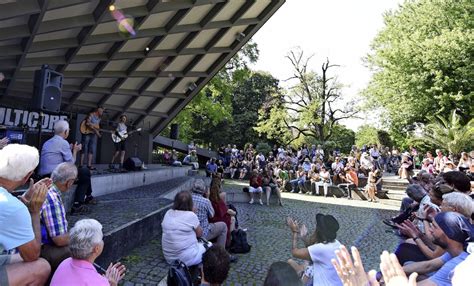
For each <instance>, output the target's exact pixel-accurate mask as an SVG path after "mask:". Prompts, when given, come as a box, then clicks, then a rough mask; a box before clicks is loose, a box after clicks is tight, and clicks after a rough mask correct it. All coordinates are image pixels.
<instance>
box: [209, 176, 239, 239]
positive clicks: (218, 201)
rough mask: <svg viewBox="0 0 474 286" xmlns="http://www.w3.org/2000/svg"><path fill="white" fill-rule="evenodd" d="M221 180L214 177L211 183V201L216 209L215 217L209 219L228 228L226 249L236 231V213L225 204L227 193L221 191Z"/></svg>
mask: <svg viewBox="0 0 474 286" xmlns="http://www.w3.org/2000/svg"><path fill="white" fill-rule="evenodd" d="M220 180H221V179H220V178H219V177H214V178H213V179H212V182H211V189H210V192H209V200H210V201H211V204H212V208H213V209H214V216H213V217H212V218H210V219H209V222H210V223H216V222H219V221H222V222H224V223H225V224H226V226H227V239H226V244H225V245H226V247H228V246H230V233H231V231H232V230H234V229H235V215H236V213H235V211H233V210H231V209H229V208H228V207H227V205H226V202H225V193H224V192H221V191H220Z"/></svg>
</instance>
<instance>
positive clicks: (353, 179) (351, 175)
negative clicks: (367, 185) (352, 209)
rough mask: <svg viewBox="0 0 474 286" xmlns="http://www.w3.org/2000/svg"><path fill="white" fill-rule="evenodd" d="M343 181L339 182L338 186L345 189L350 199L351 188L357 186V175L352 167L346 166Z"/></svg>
mask: <svg viewBox="0 0 474 286" xmlns="http://www.w3.org/2000/svg"><path fill="white" fill-rule="evenodd" d="M343 181H344V182H345V183H342V184H339V185H338V187H340V188H342V189H343V190H346V191H347V193H346V195H347V198H348V199H352V190H356V189H357V187H358V186H359V177H357V173H356V172H355V171H354V168H353V167H348V168H347V170H346V175H345V177H344V178H343Z"/></svg>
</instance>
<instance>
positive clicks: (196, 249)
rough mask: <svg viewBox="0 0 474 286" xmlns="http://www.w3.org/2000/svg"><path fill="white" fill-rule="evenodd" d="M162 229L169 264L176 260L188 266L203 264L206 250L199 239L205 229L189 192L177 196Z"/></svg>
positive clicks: (163, 245)
mask: <svg viewBox="0 0 474 286" xmlns="http://www.w3.org/2000/svg"><path fill="white" fill-rule="evenodd" d="M161 228H162V232H163V234H162V240H161V245H162V248H163V255H164V257H165V259H166V261H167V262H168V263H169V264H172V263H174V262H175V261H176V260H180V261H182V262H183V263H184V264H186V265H187V266H192V265H197V264H199V263H201V261H202V255H203V254H204V252H206V248H205V247H204V245H203V244H202V243H200V242H198V238H199V237H201V236H202V234H203V229H202V227H201V226H200V225H199V218H198V217H197V215H196V214H195V213H194V211H193V198H192V195H191V193H190V192H189V191H181V192H179V193H177V194H176V196H175V197H174V203H173V207H172V208H171V209H170V210H168V211H167V212H166V214H165V216H164V218H163V221H162V222H161Z"/></svg>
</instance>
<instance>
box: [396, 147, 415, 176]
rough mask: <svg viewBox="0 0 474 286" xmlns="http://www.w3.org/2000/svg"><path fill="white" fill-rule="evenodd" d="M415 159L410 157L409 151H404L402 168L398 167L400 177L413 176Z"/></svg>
mask: <svg viewBox="0 0 474 286" xmlns="http://www.w3.org/2000/svg"><path fill="white" fill-rule="evenodd" d="M413 167H414V166H413V161H412V160H411V159H410V157H409V156H408V154H407V153H404V154H403V156H402V161H401V162H400V169H398V176H399V178H400V179H408V178H409V177H411V176H412V173H413Z"/></svg>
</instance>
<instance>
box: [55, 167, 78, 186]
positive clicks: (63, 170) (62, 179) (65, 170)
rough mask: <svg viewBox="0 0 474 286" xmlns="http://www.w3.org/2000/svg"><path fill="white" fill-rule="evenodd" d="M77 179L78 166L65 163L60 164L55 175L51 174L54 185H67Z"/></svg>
mask: <svg viewBox="0 0 474 286" xmlns="http://www.w3.org/2000/svg"><path fill="white" fill-rule="evenodd" d="M76 178H77V167H76V165H74V164H72V163H69V162H64V163H61V164H59V165H58V166H57V167H56V168H54V170H53V173H51V180H53V183H56V182H59V183H66V182H67V181H69V180H72V179H76Z"/></svg>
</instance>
